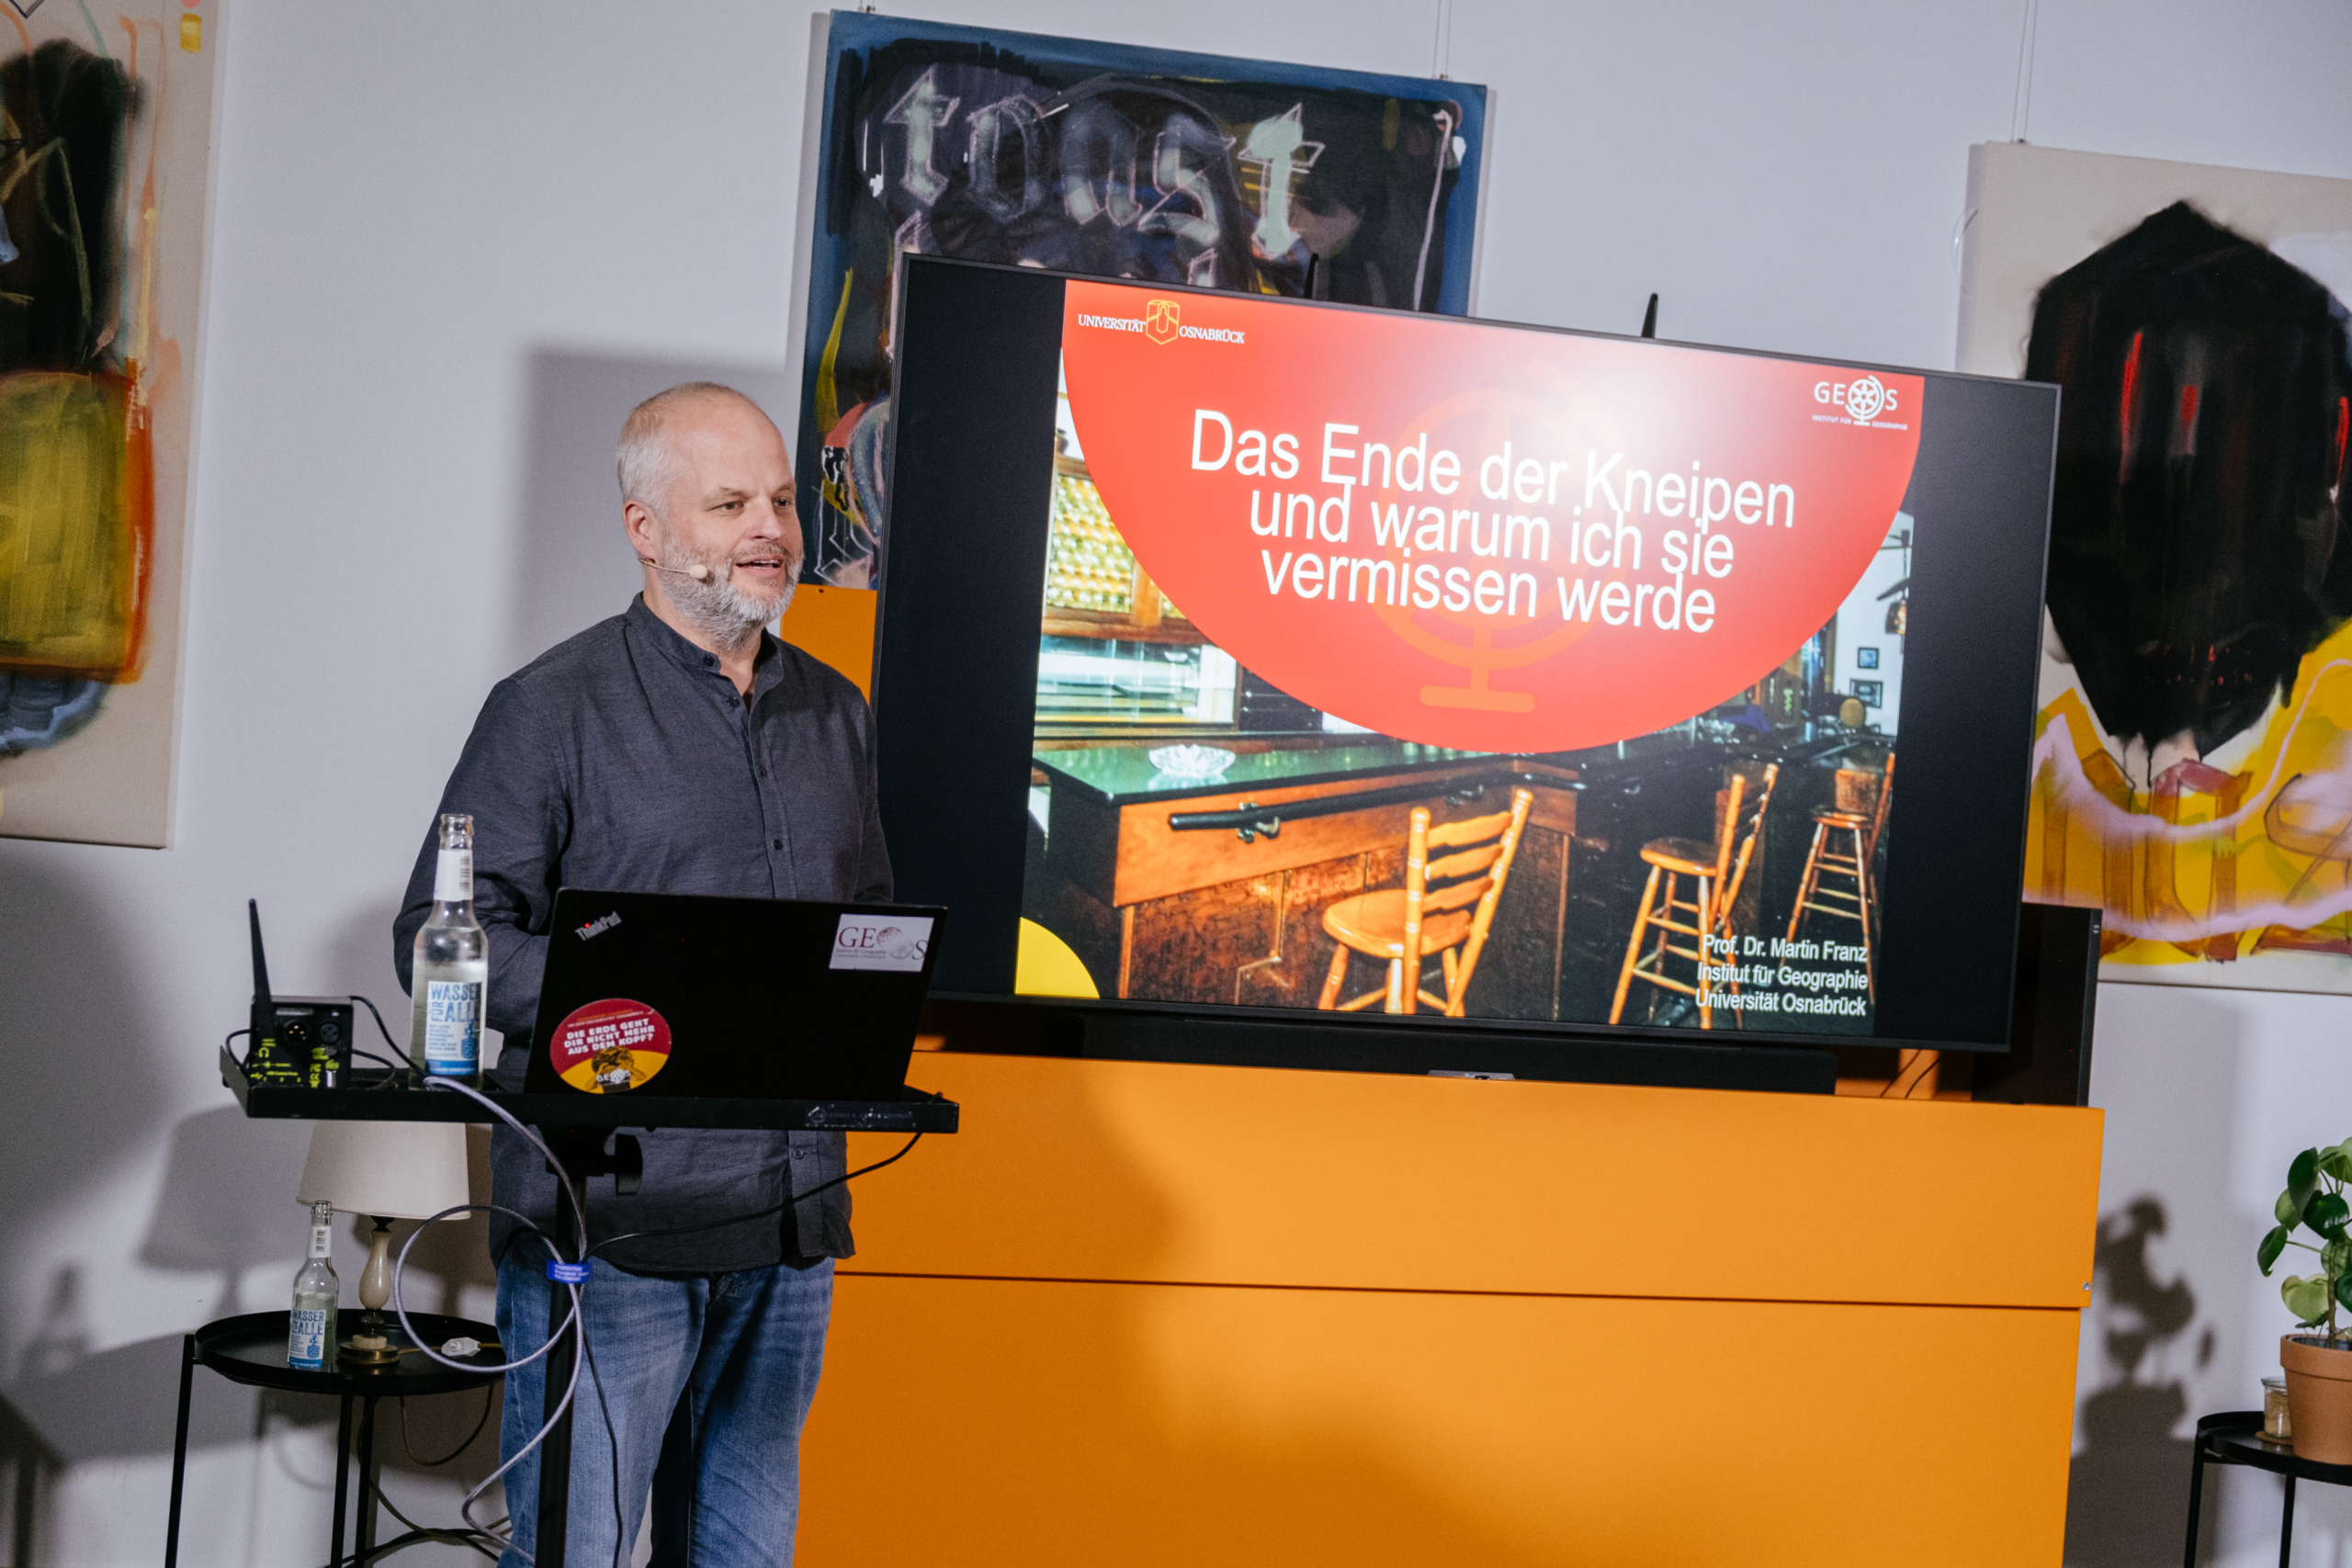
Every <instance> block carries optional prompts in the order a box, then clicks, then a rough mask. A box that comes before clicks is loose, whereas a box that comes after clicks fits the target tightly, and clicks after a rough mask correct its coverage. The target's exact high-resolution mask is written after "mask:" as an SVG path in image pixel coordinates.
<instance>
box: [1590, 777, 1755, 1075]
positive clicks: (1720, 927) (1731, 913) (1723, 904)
mask: <svg viewBox="0 0 2352 1568" xmlns="http://www.w3.org/2000/svg"><path fill="white" fill-rule="evenodd" d="M1780 778H1781V764H1780V763H1778V762H1768V763H1766V764H1765V765H1764V782H1763V784H1761V785H1760V786H1759V787H1758V789H1757V792H1756V805H1755V807H1754V809H1752V810H1751V811H1749V813H1748V814H1747V821H1745V822H1744V823H1743V822H1738V821H1735V820H1734V819H1733V818H1736V817H1737V815H1738V807H1737V806H1736V804H1735V806H1734V807H1733V809H1732V813H1731V815H1730V816H1729V817H1726V818H1724V831H1725V833H1726V835H1727V836H1728V835H1732V834H1736V835H1737V837H1738V839H1739V851H1738V852H1737V853H1736V854H1735V855H1733V857H1732V863H1731V874H1730V875H1729V876H1727V877H1726V878H1724V883H1723V891H1722V892H1721V893H1719V894H1717V895H1716V897H1715V935H1716V936H1717V937H1718V938H1720V939H1721V940H1722V942H1724V944H1725V946H1726V947H1728V948H1729V962H1730V963H1731V964H1734V965H1735V966H1736V965H1737V964H1738V963H1739V950H1738V946H1737V943H1738V940H1739V930H1738V926H1739V919H1738V916H1739V890H1740V888H1741V887H1742V886H1745V885H1746V884H1747V867H1748V863H1750V862H1751V861H1753V860H1754V859H1755V858H1756V850H1757V846H1758V845H1759V844H1761V843H1762V842H1763V841H1764V814H1765V813H1766V812H1767V811H1770V809H1771V807H1772V786H1773V785H1774V784H1778V783H1779V782H1780ZM1735 782H1736V777H1735ZM1717 951H1719V952H1721V951H1724V950H1723V949H1722V948H1719V949H1718V950H1717ZM1731 994H1732V995H1733V996H1735V997H1736V996H1737V995H1739V982H1738V981H1737V980H1734V981H1732V982H1731ZM1731 1016H1732V1022H1733V1023H1735V1024H1736V1025H1738V1026H1739V1027H1741V1028H1743V1029H1745V1028H1746V1027H1747V1018H1746V1016H1745V1015H1743V1014H1741V1013H1740V1012H1738V1011H1736V1010H1735V1011H1734V1012H1733V1013H1732V1015H1731ZM1613 1021H1614V1020H1612V1022H1613ZM1700 1027H1701V1028H1702V1029H1703V1028H1705V1027H1706V1026H1705V1025H1704V1024H1702V1025H1700Z"/></svg>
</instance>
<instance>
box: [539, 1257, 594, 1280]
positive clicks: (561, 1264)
mask: <svg viewBox="0 0 2352 1568" xmlns="http://www.w3.org/2000/svg"><path fill="white" fill-rule="evenodd" d="M548 1279H550V1280H554V1281H555V1282H556V1283H557V1284H559V1285H584V1284H586V1283H587V1282H588V1265H586V1264H585V1263H566V1262H565V1261H564V1260H563V1259H562V1258H548Z"/></svg>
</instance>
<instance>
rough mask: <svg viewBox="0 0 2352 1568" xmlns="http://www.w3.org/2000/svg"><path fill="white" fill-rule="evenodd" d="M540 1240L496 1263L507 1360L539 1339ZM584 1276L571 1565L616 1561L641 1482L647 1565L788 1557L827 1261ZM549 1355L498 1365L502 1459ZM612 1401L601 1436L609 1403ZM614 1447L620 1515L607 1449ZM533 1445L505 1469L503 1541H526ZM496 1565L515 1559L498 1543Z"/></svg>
mask: <svg viewBox="0 0 2352 1568" xmlns="http://www.w3.org/2000/svg"><path fill="white" fill-rule="evenodd" d="M546 1265H547V1253H546V1249H545V1248H544V1247H542V1246H540V1244H539V1243H538V1242H537V1240H536V1239H535V1238H533V1237H529V1236H517V1237H516V1238H515V1245H514V1246H513V1247H510V1248H509V1249H508V1250H507V1255H506V1257H505V1258H504V1259H503V1260H502V1261H501V1262H500V1264H499V1266H498V1334H499V1339H500V1341H501V1343H503V1345H504V1346H505V1348H506V1359H509V1360H513V1359H516V1358H517V1357H521V1356H526V1355H528V1354H530V1353H531V1352H532V1351H534V1350H536V1349H537V1348H539V1347H540V1346H541V1345H542V1344H544V1343H545V1342H546V1340H547V1331H548V1280H547V1275H546V1273H545V1269H546ZM590 1267H591V1269H593V1273H592V1275H591V1277H590V1279H589V1280H588V1283H587V1284H585V1285H583V1286H582V1287H581V1292H580V1293H581V1303H582V1310H583V1311H584V1313H585V1314H586V1316H587V1320H588V1346H589V1349H590V1351H591V1353H592V1354H593V1355H594V1358H595V1368H596V1371H597V1374H598V1375H599V1376H600V1377H601V1378H602V1379H603V1382H604V1385H605V1398H604V1405H603V1406H602V1407H601V1408H600V1407H599V1405H598V1404H597V1400H596V1385H595V1383H594V1382H592V1381H591V1380H590V1378H589V1376H588V1372H587V1370H586V1369H585V1368H584V1367H583V1368H582V1371H581V1374H580V1385H579V1389H578V1392H577V1393H574V1394H573V1396H572V1408H573V1416H572V1432H571V1507H570V1508H569V1509H568V1510H567V1514H568V1523H567V1526H566V1531H565V1545H564V1560H565V1562H566V1563H567V1564H568V1565H569V1568H628V1560H629V1551H630V1549H631V1548H632V1547H633V1546H634V1545H635V1544H636V1541H637V1533H638V1528H639V1524H640V1522H641V1519H642V1511H643V1508H644V1505H645V1499H646V1494H647V1490H648V1488H649V1487H650V1489H651V1492H652V1498H653V1562H654V1564H655V1568H673V1565H674V1568H685V1565H686V1564H688V1563H692V1564H693V1565H694V1568H751V1565H752V1564H759V1565H761V1568H773V1565H775V1564H778V1563H786V1564H788V1563H789V1562H791V1561H792V1536H793V1529H794V1527H795V1525H796V1524H797V1521H798V1518H799V1513H800V1426H801V1423H802V1422H803V1421H805V1420H806V1419H807V1418H808V1416H809V1400H810V1399H812V1398H813V1397H814V1396H815V1394H816V1393H817V1374H818V1371H820V1368H821V1367H822V1366H823V1364H824V1359H825V1325H826V1321H827V1319H828V1318H829V1317H830V1316H831V1312H832V1303H833V1265H832V1261H831V1259H830V1258H828V1259H826V1260H824V1261H822V1262H820V1263H818V1264H816V1265H815V1266H814V1267H811V1268H808V1269H792V1268H786V1267H782V1266H778V1267H775V1268H771V1269H742V1270H740V1271H738V1272H735V1273H729V1274H704V1275H691V1276H685V1277H680V1278H668V1279H663V1278H655V1277H653V1276H650V1275H643V1274H630V1273H627V1272H625V1271H623V1270H621V1269H616V1268H614V1267H613V1266H612V1265H611V1264H609V1263H606V1262H605V1261H604V1259H602V1258H598V1259H596V1260H595V1261H594V1263H593V1264H591V1266H590ZM546 1366H547V1363H546V1362H545V1361H543V1360H542V1361H535V1362H533V1363H532V1364H531V1365H529V1366H527V1367H525V1368H522V1369H521V1370H520V1371H514V1372H510V1373H508V1374H507V1378H506V1393H505V1408H504V1410H503V1414H502V1416H501V1417H500V1420H499V1432H498V1450H499V1456H500V1458H501V1459H505V1458H508V1457H511V1456H512V1455H513V1454H514V1452H515V1450H517V1449H519V1448H521V1447H522V1446H523V1445H524V1444H525V1443H526V1442H528V1441H529V1440H530V1438H531V1435H532V1434H533V1433H534V1432H537V1430H538V1429H539V1425H540V1423H541V1422H542V1421H543V1420H544V1419H545V1418H546V1417H545V1416H544V1414H543V1410H544V1404H543V1402H544V1400H545V1399H546V1386H547V1384H546ZM607 1409H609V1410H610V1412H611V1413H612V1427H611V1436H610V1437H609V1438H607V1436H606V1429H605V1410H607ZM616 1446H617V1447H618V1449H619V1452H620V1480H619V1486H618V1507H617V1512H618V1513H619V1516H620V1517H619V1518H618V1519H617V1520H616V1519H615V1517H614V1514H615V1512H616V1506H615V1504H616V1497H615V1485H614V1472H613V1452H614V1449H615V1447H616ZM539 1451H540V1450H536V1449H535V1450H532V1452H531V1454H530V1456H529V1457H528V1458H526V1459H525V1460H524V1461H523V1462H522V1463H520V1464H518V1465H516V1466H515V1468H514V1469H513V1470H510V1471H508V1472H506V1483H505V1484H506V1499H507V1511H508V1513H509V1515H510V1516H511V1517H512V1518H513V1521H514V1529H515V1545H516V1546H517V1547H519V1548H521V1549H522V1550H523V1551H534V1550H535V1548H536V1541H537V1511H538V1498H539ZM500 1568H524V1564H523V1561H522V1559H521V1558H520V1557H518V1556H517V1555H516V1554H515V1552H513V1551H509V1552H507V1553H506V1554H505V1556H504V1557H503V1558H502V1559H501V1560H500Z"/></svg>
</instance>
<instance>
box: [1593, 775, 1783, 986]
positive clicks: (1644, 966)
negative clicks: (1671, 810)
mask: <svg viewBox="0 0 2352 1568" xmlns="http://www.w3.org/2000/svg"><path fill="white" fill-rule="evenodd" d="M1780 773H1781V771H1780V768H1779V766H1778V765H1777V764H1776V765H1774V766H1772V767H1770V768H1767V769H1766V770H1765V773H1764V784H1763V787H1762V788H1761V789H1760V790H1759V791H1758V799H1757V802H1756V805H1755V806H1754V807H1752V808H1751V809H1749V810H1748V811H1747V812H1742V811H1741V810H1740V801H1741V798H1742V797H1743V796H1744V795H1746V793H1747V775H1746V774H1745V773H1734V774H1733V775H1732V781H1731V801H1730V806H1729V808H1728V809H1726V810H1725V811H1724V814H1723V823H1722V827H1721V829H1719V830H1718V831H1717V833H1716V834H1715V838H1714V841H1713V842H1712V843H1703V842H1702V841H1700V840H1697V839H1652V840H1650V841H1649V842H1648V843H1646V844H1644V845H1643V846H1642V859H1643V860H1645V861H1646V862H1648V863H1649V868H1650V879H1649V882H1648V884H1647V885H1646V886H1644V887H1643V889H1642V904H1641V909H1640V911H1639V912H1638V913H1637V914H1635V916H1634V934H1633V936H1632V938H1631V939H1630V940H1628V941H1627V942H1626V943H1625V962H1624V964H1623V965H1621V966H1620V967H1619V969H1618V971H1617V998H1616V1000H1615V1001H1613V1002H1611V1004H1610V1008H1609V1021H1610V1022H1611V1023H1619V1022H1623V1020H1624V1017H1625V998H1626V995H1627V993H1628V992H1630V991H1631V990H1632V989H1633V985H1634V981H1635V980H1645V981H1647V982H1648V983H1649V984H1651V985H1653V986H1657V987H1663V988H1665V989H1667V990H1669V991H1679V992H1680V993H1681V994H1682V995H1684V996H1686V997H1691V998H1696V999H1697V1001H1698V1003H1699V1027H1700V1028H1702V1029H1713V1027H1714V1026H1715V1025H1714V1013H1713V1009H1714V997H1715V991H1714V981H1713V978H1712V975H1713V970H1714V969H1715V968H1716V967H1717V966H1718V965H1717V964H1714V963H1712V962H1710V959H1709V955H1708V953H1707V952H1706V939H1708V938H1713V937H1721V936H1724V935H1725V934H1726V932H1727V930H1728V927H1727V923H1726V922H1727V921H1728V919H1729V918H1730V914H1731V906H1732V899H1733V898H1735V897H1737V896H1738V892H1739V881H1738V880H1731V875H1732V873H1731V867H1732V862H1733V858H1734V855H1735V853H1736V856H1737V859H1738V864H1739V870H1738V873H1737V877H1738V879H1739V880H1745V879H1746V877H1747V865H1748V862H1749V861H1750V860H1751V859H1752V858H1753V857H1754V854H1755V851H1756V840H1757V838H1758V835H1759V834H1760V833H1762V831H1763V829H1764V808H1765V807H1767V806H1769V805H1770V803H1771V799H1772V785H1773V783H1774V782H1775V781H1776V780H1777V779H1778V778H1779V777H1780ZM1735 844H1736V845H1737V848H1736V851H1735V848H1734V845H1735ZM1686 876H1688V877H1691V878H1693V879H1694V880H1695V881H1696V882H1697V884H1698V896H1697V897H1695V898H1684V897H1680V896H1679V895H1680V893H1681V888H1682V878H1684V877H1686ZM1661 879H1663V882H1664V886H1663V887H1661V886H1660V881H1661ZM1684 914H1687V915H1689V916H1690V917H1691V919H1690V920H1689V922H1688V923H1685V922H1684V921H1682V920H1679V919H1676V918H1675V917H1677V916H1678V915H1684ZM1651 931H1656V932H1657V945H1656V946H1655V947H1653V948H1652V949H1651V950H1650V952H1649V953H1643V951H1642V942H1643V940H1644V939H1645V937H1647V936H1648V935H1649V933H1650V932H1651ZM1678 935H1679V936H1687V937H1690V938H1691V939H1692V941H1691V945H1690V946H1688V947H1678V946H1676V945H1675V943H1674V938H1675V937H1676V936H1678ZM1676 958H1682V959H1688V960H1689V961H1690V962H1691V966H1692V968H1691V979H1689V980H1687V981H1686V980H1681V979H1678V978H1676V977H1675V976H1672V975H1670V974H1668V972H1667V964H1668V962H1669V961H1670V960H1673V959H1676Z"/></svg>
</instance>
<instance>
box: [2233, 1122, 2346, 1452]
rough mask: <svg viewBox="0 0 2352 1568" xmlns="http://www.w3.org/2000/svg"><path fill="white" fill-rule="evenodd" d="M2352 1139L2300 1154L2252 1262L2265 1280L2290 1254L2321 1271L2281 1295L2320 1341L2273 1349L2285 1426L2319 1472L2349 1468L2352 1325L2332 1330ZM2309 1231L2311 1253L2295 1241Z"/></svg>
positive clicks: (2342, 1299) (2342, 1302)
mask: <svg viewBox="0 0 2352 1568" xmlns="http://www.w3.org/2000/svg"><path fill="white" fill-rule="evenodd" d="M2347 1184H2352V1138H2347V1139H2346V1140H2345V1141H2344V1142H2343V1143H2340V1144H2337V1145H2335V1146H2333V1147H2332V1148H2324V1149H2305V1150H2304V1151H2303V1152H2302V1153H2301V1154H2299V1155H2297V1156H2295V1158H2294V1162H2293V1163H2292V1164H2291V1165H2290V1166H2289V1167H2288V1168H2287V1190H2285V1191H2283V1192H2281V1193H2279V1194H2278V1204H2277V1205H2276V1211H2275V1212H2276V1217H2277V1219H2278V1224H2276V1225H2275V1226H2273V1227H2272V1228H2271V1230H2270V1233H2269V1234H2268V1235H2265V1236H2264V1237H2263V1238H2262V1245H2261V1246H2260V1247H2257V1248H2256V1251H2255V1260H2256V1262H2257V1263H2259V1264H2260V1265H2261V1266H2262V1273H2263V1277H2264V1278H2265V1279H2267V1278H2269V1275H2270V1268H2271V1265H2272V1264H2274V1263H2277V1262H2278V1258H2279V1257H2280V1255H2281V1254H2283V1253H2284V1252H2285V1251H2286V1250H2287V1248H2289V1247H2301V1248H2302V1249H2303V1250H2304V1251H2306V1252H2311V1253H2315V1254H2316V1255H2317V1256H2318V1258H2319V1271H2318V1272H2317V1273H2313V1274H2290V1275H2288V1276H2287V1278H2286V1280H2285V1281H2284V1282H2283V1283H2282V1284H2281V1285H2280V1286H2279V1288H2278V1294H2279V1296H2280V1298H2281V1299H2282V1300H2284V1301H2285V1302H2286V1303H2287V1310H2288V1311H2289V1312H2291V1313H2293V1314H2295V1321H2296V1322H2297V1323H2299V1324H2301V1325H2302V1326H2303V1327H2304V1328H2306V1329H2315V1328H2319V1327H2321V1325H2325V1332H2324V1333H2317V1334H2312V1333H2305V1334H2289V1335H2286V1336H2284V1337H2281V1338H2280V1339H2279V1341H2278V1364H2279V1365H2280V1366H2281V1367H2283V1368H2284V1369H2285V1370H2286V1373H2287V1419H2288V1422H2289V1424H2290V1426H2291V1427H2293V1428H2294V1433H2295V1452H2296V1453H2297V1454H2299V1455H2300V1456H2301V1457H2302V1458H2304V1459H2309V1460H2316V1461H2319V1462H2320V1463H2322V1464H2352V1323H2347V1324H2346V1326H2345V1327H2344V1328H2343V1329H2342V1330H2340V1331H2339V1330H2338V1328H2337V1326H2336V1319H2335V1311H2336V1308H2337V1307H2338V1306H2343V1307H2346V1308H2352V1240H2347V1239H2346V1235H2345V1231H2346V1226H2347V1225H2352V1200H2346V1197H2345V1195H2344V1193H2345V1188H2346V1185H2347ZM2298 1230H2307V1231H2309V1232H2310V1233H2311V1234H2312V1235H2315V1236H2317V1237H2318V1238H2319V1241H2318V1244H2317V1245H2316V1246H2314V1245H2313V1244H2312V1243H2311V1242H2308V1241H2301V1240H2298V1239H2297V1238H2296V1235H2295V1233H2296V1232H2297V1231H2298Z"/></svg>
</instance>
